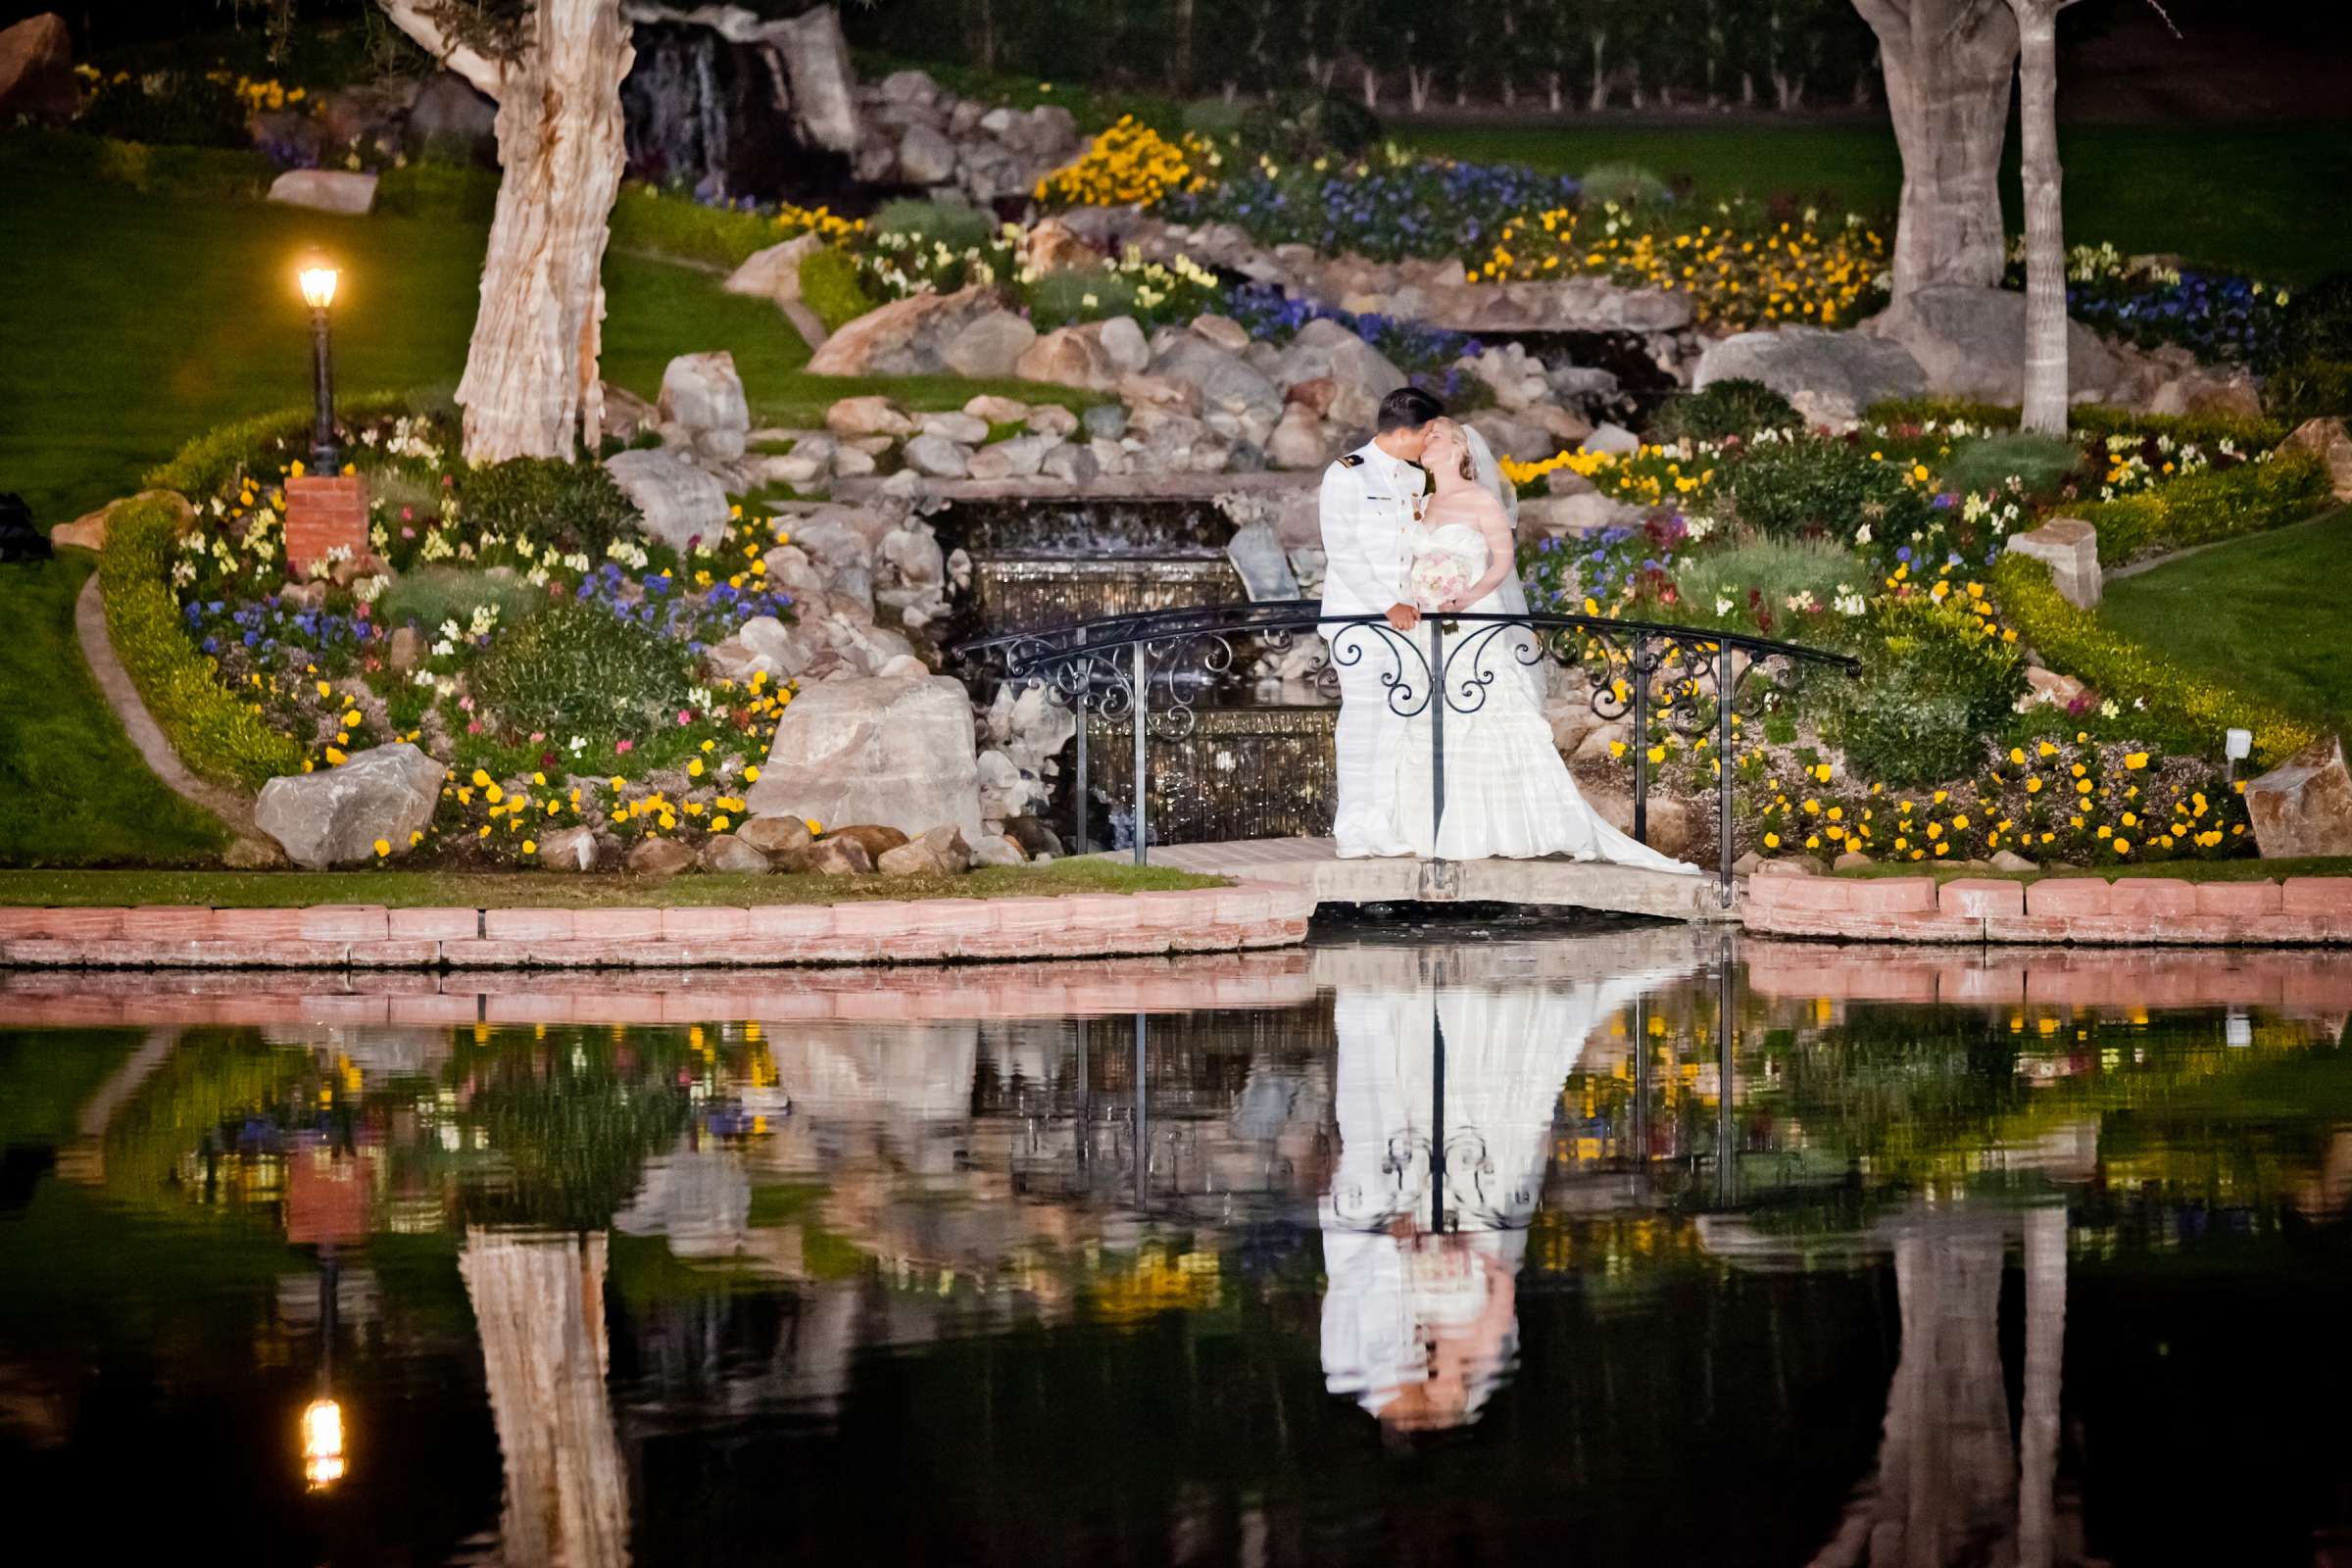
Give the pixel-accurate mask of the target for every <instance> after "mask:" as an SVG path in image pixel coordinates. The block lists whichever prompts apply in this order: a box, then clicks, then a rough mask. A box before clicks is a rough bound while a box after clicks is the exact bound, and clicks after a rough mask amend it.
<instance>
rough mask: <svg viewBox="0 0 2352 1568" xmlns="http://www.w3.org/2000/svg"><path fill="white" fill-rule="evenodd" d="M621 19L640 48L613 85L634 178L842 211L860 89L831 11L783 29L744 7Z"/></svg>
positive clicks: (667, 10)
mask: <svg viewBox="0 0 2352 1568" xmlns="http://www.w3.org/2000/svg"><path fill="white" fill-rule="evenodd" d="M622 15H624V16H625V17H627V18H628V20H629V22H630V23H631V24H632V25H633V27H634V29H635V42H636V48H637V61H636V65H635V67H634V69H632V70H631V71H630V73H629V74H628V76H627V78H626V79H625V80H624V81H622V83H621V89H620V92H621V109H622V113H623V116H624V118H625V121H626V127H627V139H628V158H629V172H630V174H631V175H632V176H633V177H635V178H640V179H648V180H652V181H654V182H656V183H658V184H666V185H683V186H686V187H688V188H690V189H691V190H693V192H694V193H695V194H696V195H697V196H698V197H700V198H701V199H703V200H705V201H725V202H735V201H743V200H746V199H751V200H758V201H772V200H776V199H778V198H785V197H789V198H790V199H792V200H794V201H797V202H801V203H803V204H806V205H814V204H816V203H818V202H823V201H830V202H833V203H834V204H836V205H838V203H839V201H840V199H841V197H842V196H843V195H845V194H846V193H848V192H849V191H850V190H851V189H852V188H853V185H854V183H855V182H854V180H853V178H852V171H851V164H850V154H851V152H852V151H853V150H854V149H855V148H856V147H857V145H858V139H859V136H860V131H861V127H860V125H859V122H858V108H857V98H856V86H857V82H856V77H855V75H854V74H853V73H852V72H851V69H850V59H849V49H848V46H847V44H846V43H845V42H844V41H843V39H842V36H841V20H840V17H839V15H838V14H837V13H836V12H835V11H834V10H833V8H832V7H830V6H824V7H819V8H817V9H816V10H813V11H809V12H807V13H804V14H803V15H801V16H799V17H794V18H791V19H788V20H785V21H781V22H771V21H767V20H765V19H762V18H760V17H757V16H754V15H753V14H752V13H751V12H749V11H746V10H744V9H743V8H742V7H740V6H698V7H695V8H693V9H691V10H688V9H680V8H677V7H672V6H666V5H655V4H637V3H631V4H628V5H624V6H623V7H622Z"/></svg>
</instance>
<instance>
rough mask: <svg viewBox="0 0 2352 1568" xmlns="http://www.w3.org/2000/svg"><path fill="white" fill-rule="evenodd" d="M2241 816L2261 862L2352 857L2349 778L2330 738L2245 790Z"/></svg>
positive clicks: (2336, 741) (2340, 746)
mask: <svg viewBox="0 0 2352 1568" xmlns="http://www.w3.org/2000/svg"><path fill="white" fill-rule="evenodd" d="M2246 815H2247V817H2248V818H2249V819H2250V820H2251V821H2252V823H2253V825H2254V842H2255V844H2256V845H2257V846H2258V847H2259V848H2260V849H2261V851H2262V858H2264V859H2266V860H2278V859H2286V858H2293V857H2297V856H2306V855H2328V856H2334V855H2352V773H2347V772H2346V771H2345V770H2344V743H2343V740H2342V739H2341V738H2340V737H2338V736H2334V735H2329V736H2327V738H2325V739H2323V740H2317V741H2314V742H2312V743H2311V744H2310V745H2309V746H2306V747H2304V748H2303V750H2301V751H2299V752H2297V753H2296V754H2295V755H2294V756H2292V757H2290V758H2288V759H2287V760H2285V761H2283V762H2281V763H2279V764H2278V766H2277V767H2274V768H2272V769H2271V770H2270V771H2269V772H2268V773H2265V774H2263V775H2262V776H2261V777H2260V778H2257V779H2254V780H2251V781H2250V782H2248V783H2247V785H2246Z"/></svg>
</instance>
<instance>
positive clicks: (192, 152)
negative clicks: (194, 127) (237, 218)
mask: <svg viewBox="0 0 2352 1568" xmlns="http://www.w3.org/2000/svg"><path fill="white" fill-rule="evenodd" d="M10 168H19V169H26V170H32V171H37V172H39V173H40V174H41V175H42V176H43V177H45V178H52V179H61V178H68V177H71V178H74V179H78V180H83V181H88V182H93V183H105V184H110V185H127V186H129V187H130V188H132V189H133V190H138V191H143V192H147V193H149V194H153V195H165V196H189V197H200V198H205V199H209V200H237V199H243V198H248V197H258V196H260V195H261V194H262V193H263V192H265V191H267V190H268V189H269V188H270V180H272V179H274V178H275V177H276V176H277V168H276V166H275V165H273V164H271V163H270V160H269V159H267V158H265V157H263V156H262V155H261V154H260V153H257V152H255V151H253V150H252V149H251V148H250V147H237V148H226V147H154V146H149V145H148V144H146V143H145V142H135V141H118V140H116V139H114V138H113V137H109V136H93V135H85V134H83V133H82V132H80V131H78V130H71V131H68V130H43V129H39V128H37V127H33V126H18V127H16V128H14V129H7V130H0V169H10Z"/></svg>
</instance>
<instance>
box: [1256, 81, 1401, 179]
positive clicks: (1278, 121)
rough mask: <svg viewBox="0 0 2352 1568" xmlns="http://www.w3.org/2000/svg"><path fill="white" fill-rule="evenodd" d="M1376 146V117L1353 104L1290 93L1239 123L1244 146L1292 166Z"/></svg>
mask: <svg viewBox="0 0 2352 1568" xmlns="http://www.w3.org/2000/svg"><path fill="white" fill-rule="evenodd" d="M1378 140H1380V117H1379V116H1378V115H1376V114H1374V113H1373V112H1372V111H1371V110H1369V109H1366V108H1365V107H1364V106H1363V105H1362V104H1360V103H1357V102H1356V101H1355V100H1354V99H1352V98H1342V97H1339V96H1337V95H1335V94H1331V93H1325V92H1318V91H1315V90H1313V89H1311V88H1304V87H1301V88H1294V89H1292V90H1290V91H1287V92H1280V93H1276V94H1275V95H1274V96H1273V97H1271V98H1269V99H1267V100H1265V101H1263V102H1260V103H1258V104H1256V105H1255V106H1253V107H1252V108H1251V109H1250V112H1249V113H1248V114H1247V115H1245V116H1244V117H1243V119H1242V141H1243V144H1244V145H1245V146H1249V147H1252V148H1260V149H1263V150H1264V151H1266V152H1269V153H1272V154H1273V155H1275V156H1276V157H1278V158H1282V159H1286V160H1291V161H1296V160H1299V159H1305V158H1313V157H1315V156H1316V155H1318V154H1321V153H1334V154H1337V155H1338V156H1340V157H1341V158H1353V157H1354V156H1355V155H1356V154H1358V153H1360V152H1362V151H1364V150H1365V149H1366V148H1368V147H1370V146H1371V145H1372V144H1373V143H1374V142H1377V141H1378Z"/></svg>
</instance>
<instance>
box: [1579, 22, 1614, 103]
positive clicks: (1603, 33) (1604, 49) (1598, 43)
mask: <svg viewBox="0 0 2352 1568" xmlns="http://www.w3.org/2000/svg"><path fill="white" fill-rule="evenodd" d="M1608 49H1609V35H1608V32H1607V30H1606V29H1596V30H1595V31H1594V32H1593V98H1592V101H1591V102H1590V103H1588V104H1587V105H1586V106H1585V107H1586V108H1588V109H1590V110H1592V111H1593V113H1594V114H1598V113H1600V111H1602V110H1603V109H1606V108H1608V107H1609V73H1608Z"/></svg>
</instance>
